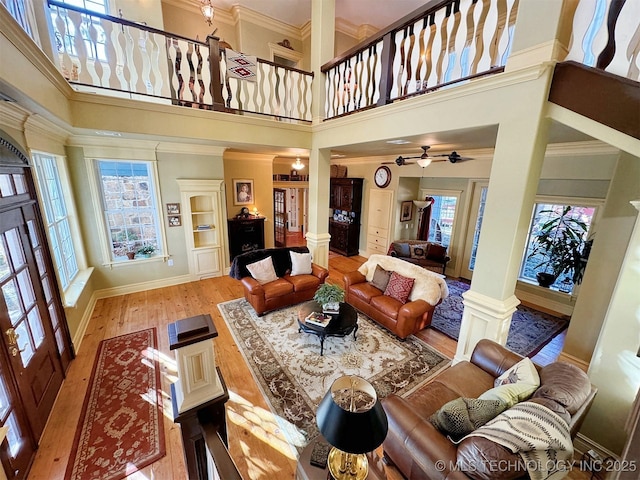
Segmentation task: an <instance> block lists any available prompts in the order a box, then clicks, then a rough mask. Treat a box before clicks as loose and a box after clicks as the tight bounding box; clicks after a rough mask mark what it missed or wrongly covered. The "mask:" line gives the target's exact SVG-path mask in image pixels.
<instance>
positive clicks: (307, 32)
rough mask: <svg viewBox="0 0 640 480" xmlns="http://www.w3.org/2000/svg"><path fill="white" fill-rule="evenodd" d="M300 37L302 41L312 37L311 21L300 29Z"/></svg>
mask: <svg viewBox="0 0 640 480" xmlns="http://www.w3.org/2000/svg"><path fill="white" fill-rule="evenodd" d="M300 35H301V37H302V40H306V39H307V38H309V37H310V36H311V20H309V21H308V22H307V23H305V24H304V25H302V26H301V27H300Z"/></svg>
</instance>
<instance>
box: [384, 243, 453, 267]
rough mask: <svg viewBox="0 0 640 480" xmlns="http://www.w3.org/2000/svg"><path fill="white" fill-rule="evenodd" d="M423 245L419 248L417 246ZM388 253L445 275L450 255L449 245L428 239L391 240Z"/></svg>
mask: <svg viewBox="0 0 640 480" xmlns="http://www.w3.org/2000/svg"><path fill="white" fill-rule="evenodd" d="M419 246H420V247H422V248H419V249H417V248H416V247H419ZM387 255H391V256H392V257H397V258H401V259H402V260H404V261H405V262H410V263H413V264H415V265H420V266H421V267H422V268H426V269H427V270H432V271H434V272H437V273H441V274H442V275H444V272H445V269H446V268H447V263H448V262H449V260H451V259H450V258H449V256H448V255H447V247H445V246H443V245H440V244H439V243H434V242H427V241H426V240H396V241H395V242H391V245H389V250H388V251H387Z"/></svg>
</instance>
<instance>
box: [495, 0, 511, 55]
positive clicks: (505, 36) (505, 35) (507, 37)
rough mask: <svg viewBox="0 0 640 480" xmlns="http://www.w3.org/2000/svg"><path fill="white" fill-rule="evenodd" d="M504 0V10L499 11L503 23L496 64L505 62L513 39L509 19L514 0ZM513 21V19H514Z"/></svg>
mask: <svg viewBox="0 0 640 480" xmlns="http://www.w3.org/2000/svg"><path fill="white" fill-rule="evenodd" d="M504 1H505V2H506V5H505V8H506V11H505V12H504V13H503V12H500V17H502V16H504V17H505V23H504V26H503V28H502V31H501V35H500V38H499V40H498V65H499V66H501V67H502V66H504V65H505V64H506V63H507V57H508V56H509V51H510V50H511V42H512V41H513V28H511V26H512V25H511V24H510V19H511V15H512V14H513V9H514V7H515V0H504ZM514 23H515V19H514Z"/></svg>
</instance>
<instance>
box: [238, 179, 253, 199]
mask: <svg viewBox="0 0 640 480" xmlns="http://www.w3.org/2000/svg"><path fill="white" fill-rule="evenodd" d="M253 195H254V192H253V180H248V179H235V178H234V179H233V204H234V205H252V204H253V203H254V200H253Z"/></svg>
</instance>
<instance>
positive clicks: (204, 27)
mask: <svg viewBox="0 0 640 480" xmlns="http://www.w3.org/2000/svg"><path fill="white" fill-rule="evenodd" d="M162 14H163V17H164V30H166V31H167V32H171V33H175V34H178V35H181V36H183V37H186V38H191V39H194V40H196V39H198V40H200V41H201V42H205V41H206V39H207V36H208V35H210V34H211V33H212V32H213V31H214V30H215V29H217V31H216V32H215V36H216V37H218V38H219V39H221V40H225V41H226V42H227V43H229V44H231V47H232V48H233V47H235V48H237V45H238V38H237V36H236V31H235V28H234V27H233V25H229V24H227V23H223V22H219V21H216V19H215V17H214V21H213V25H211V26H210V25H209V24H208V23H207V22H206V21H205V20H204V17H203V16H202V14H201V13H200V11H199V9H198V8H197V6H195V5H194V6H193V8H189V7H187V6H186V5H185V8H180V7H176V6H175V5H173V4H169V3H166V2H162Z"/></svg>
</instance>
